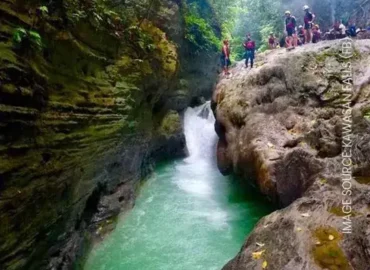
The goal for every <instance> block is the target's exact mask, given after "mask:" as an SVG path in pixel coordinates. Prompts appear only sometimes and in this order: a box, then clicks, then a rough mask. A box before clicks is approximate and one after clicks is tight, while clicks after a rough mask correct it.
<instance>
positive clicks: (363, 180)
mask: <svg viewBox="0 0 370 270" xmlns="http://www.w3.org/2000/svg"><path fill="white" fill-rule="evenodd" d="M355 180H356V181H357V182H358V183H360V184H363V185H370V177H369V176H357V177H355Z"/></svg>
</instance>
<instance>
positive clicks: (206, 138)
mask: <svg viewBox="0 0 370 270" xmlns="http://www.w3.org/2000/svg"><path fill="white" fill-rule="evenodd" d="M210 104H211V103H210V101H208V102H206V103H205V104H203V105H201V106H199V107H196V108H188V109H187V110H186V112H185V117H184V132H185V137H186V143H187V147H188V151H189V157H188V160H191V161H194V160H196V159H202V160H205V159H208V160H209V159H211V158H212V159H213V158H214V157H215V145H216V142H217V135H216V133H215V131H214V123H215V118H214V116H213V112H212V110H211V105H210Z"/></svg>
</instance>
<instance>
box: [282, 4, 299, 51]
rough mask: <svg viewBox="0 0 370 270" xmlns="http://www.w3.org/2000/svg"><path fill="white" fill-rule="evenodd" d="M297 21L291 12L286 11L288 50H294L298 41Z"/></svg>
mask: <svg viewBox="0 0 370 270" xmlns="http://www.w3.org/2000/svg"><path fill="white" fill-rule="evenodd" d="M296 27H297V21H296V19H295V17H294V16H292V14H291V13H290V11H289V10H287V11H285V29H286V32H287V36H288V37H287V50H291V49H294V48H295V47H296V46H297V43H298V40H297V35H296Z"/></svg>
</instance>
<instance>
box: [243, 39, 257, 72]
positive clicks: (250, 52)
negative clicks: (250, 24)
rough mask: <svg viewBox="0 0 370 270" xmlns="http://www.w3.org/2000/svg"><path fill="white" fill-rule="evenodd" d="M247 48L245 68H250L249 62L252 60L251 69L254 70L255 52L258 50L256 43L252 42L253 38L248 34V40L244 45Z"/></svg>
mask: <svg viewBox="0 0 370 270" xmlns="http://www.w3.org/2000/svg"><path fill="white" fill-rule="evenodd" d="M243 46H244V48H245V55H244V58H245V67H246V68H247V67H248V62H249V60H250V62H251V68H253V63H254V52H255V50H256V43H255V42H254V41H253V40H252V38H251V36H250V35H249V34H248V35H247V39H246V40H245V42H244V44H243Z"/></svg>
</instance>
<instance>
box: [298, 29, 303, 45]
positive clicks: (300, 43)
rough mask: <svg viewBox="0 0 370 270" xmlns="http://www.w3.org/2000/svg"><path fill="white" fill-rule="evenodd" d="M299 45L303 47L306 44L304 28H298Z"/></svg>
mask: <svg viewBox="0 0 370 270" xmlns="http://www.w3.org/2000/svg"><path fill="white" fill-rule="evenodd" d="M298 43H299V45H303V44H304V43H305V31H304V29H303V26H302V25H300V26H298Z"/></svg>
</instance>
